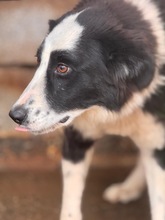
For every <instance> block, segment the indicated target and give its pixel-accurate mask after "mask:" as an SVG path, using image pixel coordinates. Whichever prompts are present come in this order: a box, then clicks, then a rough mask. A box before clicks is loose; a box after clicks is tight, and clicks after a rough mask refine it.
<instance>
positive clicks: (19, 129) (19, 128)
mask: <svg viewBox="0 0 165 220" xmlns="http://www.w3.org/2000/svg"><path fill="white" fill-rule="evenodd" d="M15 130H16V131H22V132H27V131H29V130H28V129H27V128H24V127H20V126H18V127H16V128H15Z"/></svg>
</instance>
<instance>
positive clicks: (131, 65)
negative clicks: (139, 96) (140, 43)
mask: <svg viewBox="0 0 165 220" xmlns="http://www.w3.org/2000/svg"><path fill="white" fill-rule="evenodd" d="M108 66H109V67H108V69H109V71H111V70H113V74H114V80H116V81H118V82H120V81H122V82H125V83H126V84H129V85H132V86H133V87H134V88H136V89H138V90H141V89H144V88H146V87H147V86H148V85H149V84H150V82H151V81H152V79H153V77H154V73H155V62H154V59H153V58H152V57H151V56H150V55H148V54H147V53H140V54H138V56H137V54H135V55H134V54H127V53H126V54H121V55H120V54H116V55H115V56H114V57H113V55H111V56H109V65H108Z"/></svg>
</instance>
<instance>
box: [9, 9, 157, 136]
mask: <svg viewBox="0 0 165 220" xmlns="http://www.w3.org/2000/svg"><path fill="white" fill-rule="evenodd" d="M91 16H92V13H91V12H90V10H87V11H86V12H84V11H83V12H80V13H76V14H68V15H67V16H65V17H62V18H61V19H59V20H58V21H51V22H50V33H49V34H48V36H47V37H46V38H45V40H44V41H43V43H42V45H41V46H40V48H39V50H38V52H37V58H38V63H39V66H38V69H37V71H36V73H35V75H34V78H33V79H32V81H31V82H30V84H29V85H28V87H27V88H26V90H25V91H24V92H23V94H22V95H21V97H20V98H19V100H18V101H17V102H16V104H15V105H14V107H13V109H12V111H11V112H10V116H11V117H12V118H13V119H14V120H15V121H16V122H17V123H18V124H20V125H21V127H22V128H25V129H28V130H30V131H31V132H33V133H36V134H39V133H46V132H50V131H52V130H54V129H56V128H57V127H59V126H62V125H68V124H69V123H70V122H71V121H73V119H74V118H75V117H77V116H79V115H80V114H82V113H83V112H84V111H86V110H88V109H89V108H91V107H92V106H102V107H104V108H106V109H108V110H110V111H120V109H121V108H122V106H123V105H124V104H125V103H126V102H127V101H128V100H129V98H130V97H131V96H132V94H133V92H134V91H140V90H142V89H143V88H144V87H146V86H147V85H148V84H149V83H150V81H151V79H152V77H153V72H154V69H153V62H152V59H151V58H150V57H148V55H147V54H146V52H145V51H144V50H141V48H139V49H137V46H136V45H135V44H134V43H133V42H130V40H128V39H127V37H125V36H124V37H123V36H122V34H121V33H120V34H118V32H117V31H113V30H108V32H107V33H106V31H107V30H106V31H105V30H104V28H105V27H103V25H102V24H101V23H100V25H99V24H98V25H99V26H100V27H96V24H95V23H97V22H94V23H93V18H91ZM103 22H104V21H103ZM98 23H99V21H98ZM114 23H115V21H114ZM99 28H100V30H99ZM109 31H110V32H109ZM138 46H139V45H138ZM139 51H140V52H139ZM149 71H150V75H149V76H148V72H149ZM142 73H143V74H142Z"/></svg>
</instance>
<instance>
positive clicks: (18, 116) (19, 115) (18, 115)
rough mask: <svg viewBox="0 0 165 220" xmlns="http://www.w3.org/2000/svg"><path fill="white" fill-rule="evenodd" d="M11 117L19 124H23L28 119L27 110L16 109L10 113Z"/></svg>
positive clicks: (20, 107)
mask: <svg viewBox="0 0 165 220" xmlns="http://www.w3.org/2000/svg"><path fill="white" fill-rule="evenodd" d="M9 116H10V117H11V118H12V119H13V120H14V121H15V122H16V123H17V124H20V125H21V124H22V122H23V121H24V120H25V119H26V116H27V110H26V109H25V108H23V107H22V106H19V107H16V108H14V109H12V110H11V111H10V112H9Z"/></svg>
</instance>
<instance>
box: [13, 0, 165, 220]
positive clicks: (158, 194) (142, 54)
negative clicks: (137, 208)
mask: <svg viewBox="0 0 165 220" xmlns="http://www.w3.org/2000/svg"><path fill="white" fill-rule="evenodd" d="M37 58H38V63H39V66H38V69H37V71H36V73H35V76H34V78H33V79H32V81H31V83H30V84H29V85H28V87H27V88H26V90H25V91H24V93H23V94H22V95H21V97H20V98H19V100H18V101H17V102H16V104H15V105H14V107H13V108H12V110H11V112H10V116H11V117H12V118H13V120H14V121H15V122H17V123H18V124H19V125H20V126H19V130H22V131H27V130H28V131H31V132H33V133H34V134H41V133H47V132H51V131H54V130H55V129H56V128H59V127H61V126H67V127H66V128H65V141H64V146H63V160H62V169H63V178H64V189H63V204H62V212H61V217H60V219H61V220H69V219H70V220H81V219H82V214H81V198H82V193H83V190H84V185H85V179H86V176H87V172H88V168H89V164H90V160H91V157H92V154H93V148H92V145H93V143H94V142H95V141H97V140H98V139H99V138H101V137H102V136H103V135H105V134H115V135H121V136H128V137H130V138H131V139H132V140H133V141H134V142H135V144H136V145H137V146H138V147H139V149H140V152H141V157H140V159H139V163H138V165H137V167H136V168H135V170H134V171H133V172H132V173H131V175H130V176H129V177H128V178H127V179H126V180H125V181H124V183H121V184H117V185H113V186H111V187H109V188H108V189H107V190H106V191H105V192H104V194H103V197H104V198H105V199H106V200H108V201H110V202H124V203H125V202H129V201H131V200H134V199H136V198H138V197H139V196H140V194H141V192H142V191H143V188H144V187H145V184H147V186H148V191H149V196H150V203H151V211H152V220H165V127H164V125H163V122H162V120H159V119H160V118H159V116H160V117H161V115H160V114H158V115H159V116H158V115H155V114H154V113H155V112H156V111H157V110H159V109H160V108H161V107H164V100H163V91H165V89H164V88H165V87H164V85H165V76H164V75H165V69H164V68H163V67H165V66H164V64H165V2H164V0H102V1H101V0H84V1H81V2H80V3H79V4H78V5H77V6H76V7H75V8H74V9H73V10H72V11H70V12H68V13H66V14H65V15H64V16H62V17H61V18H59V19H58V20H51V21H50V29H49V34H48V35H47V36H46V38H45V39H44V41H43V43H42V45H41V46H40V48H39V50H38V52H37ZM163 70H164V71H163ZM163 74H164V75H163ZM164 94H165V93H164ZM157 104H159V106H158V105H157ZM72 188H74V190H71V189H72Z"/></svg>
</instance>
